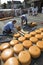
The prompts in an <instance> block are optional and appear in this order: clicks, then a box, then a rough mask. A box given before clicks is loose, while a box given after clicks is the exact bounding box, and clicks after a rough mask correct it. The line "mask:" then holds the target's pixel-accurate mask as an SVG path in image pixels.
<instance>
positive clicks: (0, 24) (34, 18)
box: [0, 14, 43, 34]
mask: <svg viewBox="0 0 43 65" xmlns="http://www.w3.org/2000/svg"><path fill="white" fill-rule="evenodd" d="M26 16H27V18H28V23H29V22H33V21H35V22H38V24H40V23H41V22H43V14H38V15H37V16H31V15H30V16H29V15H28V14H26ZM13 19H16V20H17V24H16V25H20V23H21V19H20V17H14V18H13ZM13 19H9V20H5V21H0V34H1V33H2V29H3V27H4V25H5V24H6V23H7V22H9V21H12V20H13Z"/></svg>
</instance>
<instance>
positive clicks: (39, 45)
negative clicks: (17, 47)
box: [36, 41, 43, 51]
mask: <svg viewBox="0 0 43 65" xmlns="http://www.w3.org/2000/svg"><path fill="white" fill-rule="evenodd" d="M36 45H37V46H38V47H39V48H40V49H41V51H43V41H38V42H37V44H36Z"/></svg>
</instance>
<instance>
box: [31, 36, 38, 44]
mask: <svg viewBox="0 0 43 65" xmlns="http://www.w3.org/2000/svg"><path fill="white" fill-rule="evenodd" d="M30 41H31V42H33V43H36V42H37V41H38V39H37V38H36V37H31V38H30Z"/></svg>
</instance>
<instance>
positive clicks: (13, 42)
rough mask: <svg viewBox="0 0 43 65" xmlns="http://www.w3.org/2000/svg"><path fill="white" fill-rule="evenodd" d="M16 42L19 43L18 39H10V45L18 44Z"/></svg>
mask: <svg viewBox="0 0 43 65" xmlns="http://www.w3.org/2000/svg"><path fill="white" fill-rule="evenodd" d="M18 43H19V41H18V40H12V41H11V42H10V45H11V46H14V45H16V44H18Z"/></svg>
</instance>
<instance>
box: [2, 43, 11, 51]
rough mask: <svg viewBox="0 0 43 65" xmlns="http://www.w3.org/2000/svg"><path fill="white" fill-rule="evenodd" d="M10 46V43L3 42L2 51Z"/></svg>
mask: <svg viewBox="0 0 43 65" xmlns="http://www.w3.org/2000/svg"><path fill="white" fill-rule="evenodd" d="M9 47H10V44H9V43H3V44H1V51H3V50H5V49H7V48H9Z"/></svg>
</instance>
